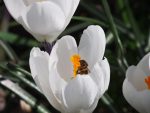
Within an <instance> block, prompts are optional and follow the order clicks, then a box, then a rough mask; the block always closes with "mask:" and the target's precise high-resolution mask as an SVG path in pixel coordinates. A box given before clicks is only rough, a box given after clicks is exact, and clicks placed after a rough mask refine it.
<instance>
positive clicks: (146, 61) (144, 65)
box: [137, 53, 150, 76]
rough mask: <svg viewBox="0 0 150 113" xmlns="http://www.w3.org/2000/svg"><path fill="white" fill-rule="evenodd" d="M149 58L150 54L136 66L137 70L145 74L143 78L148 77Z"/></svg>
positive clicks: (149, 68) (149, 72) (149, 71)
mask: <svg viewBox="0 0 150 113" xmlns="http://www.w3.org/2000/svg"><path fill="white" fill-rule="evenodd" d="M149 57H150V53H148V54H147V55H145V56H144V57H143V58H142V60H141V61H140V62H139V63H138V65H137V67H138V68H141V69H142V70H143V72H144V73H145V76H149V75H150V65H149Z"/></svg>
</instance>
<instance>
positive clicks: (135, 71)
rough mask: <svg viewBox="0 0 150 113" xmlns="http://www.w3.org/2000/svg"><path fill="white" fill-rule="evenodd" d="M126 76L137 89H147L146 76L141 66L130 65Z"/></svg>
mask: <svg viewBox="0 0 150 113" xmlns="http://www.w3.org/2000/svg"><path fill="white" fill-rule="evenodd" d="M126 77H127V79H128V81H130V83H131V84H132V85H133V86H134V87H135V88H136V89H137V90H145V89H146V88H147V86H146V84H145V77H146V76H145V74H144V72H143V71H142V70H141V69H140V68H138V67H135V66H130V67H129V68H128V70H127V73H126Z"/></svg>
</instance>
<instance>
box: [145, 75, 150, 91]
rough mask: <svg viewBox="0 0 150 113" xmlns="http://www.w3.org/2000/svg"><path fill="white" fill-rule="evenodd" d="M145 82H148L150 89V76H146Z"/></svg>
mask: <svg viewBox="0 0 150 113" xmlns="http://www.w3.org/2000/svg"><path fill="white" fill-rule="evenodd" d="M145 83H146V84H147V88H148V89H149V90H150V76H147V77H146V78H145Z"/></svg>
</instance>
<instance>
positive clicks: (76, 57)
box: [70, 54, 81, 78]
mask: <svg viewBox="0 0 150 113" xmlns="http://www.w3.org/2000/svg"><path fill="white" fill-rule="evenodd" d="M80 59H81V58H80V55H78V54H75V55H73V56H72V57H71V58H70V60H71V62H72V64H73V78H74V77H76V76H77V71H78V68H79V67H80Z"/></svg>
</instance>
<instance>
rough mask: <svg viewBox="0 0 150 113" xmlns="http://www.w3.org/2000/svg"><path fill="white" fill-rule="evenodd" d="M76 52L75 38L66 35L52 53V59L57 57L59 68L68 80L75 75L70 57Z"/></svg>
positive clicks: (60, 72) (61, 74)
mask: <svg viewBox="0 0 150 113" xmlns="http://www.w3.org/2000/svg"><path fill="white" fill-rule="evenodd" d="M74 54H77V45H76V42H75V39H74V38H73V37H71V36H64V37H62V38H61V39H60V40H58V41H57V42H56V44H55V45H54V47H53V49H52V52H51V55H50V56H51V60H53V59H56V58H57V70H58V72H59V75H60V76H61V77H62V78H63V79H64V80H66V81H68V80H70V79H71V77H72V76H73V65H72V63H71V61H70V58H71V57H72V55H74Z"/></svg>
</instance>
